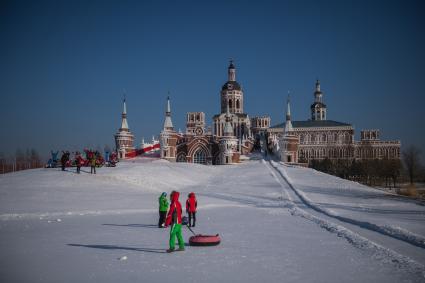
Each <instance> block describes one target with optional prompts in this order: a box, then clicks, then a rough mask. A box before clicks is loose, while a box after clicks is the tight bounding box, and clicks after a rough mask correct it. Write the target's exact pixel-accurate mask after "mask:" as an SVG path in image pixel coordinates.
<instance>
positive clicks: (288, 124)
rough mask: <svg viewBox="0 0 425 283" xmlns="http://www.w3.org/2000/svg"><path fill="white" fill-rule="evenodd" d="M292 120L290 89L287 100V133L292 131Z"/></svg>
mask: <svg viewBox="0 0 425 283" xmlns="http://www.w3.org/2000/svg"><path fill="white" fill-rule="evenodd" d="M292 130H293V128H292V122H291V105H290V101H289V91H288V99H287V101H286V122H285V133H289V132H292Z"/></svg>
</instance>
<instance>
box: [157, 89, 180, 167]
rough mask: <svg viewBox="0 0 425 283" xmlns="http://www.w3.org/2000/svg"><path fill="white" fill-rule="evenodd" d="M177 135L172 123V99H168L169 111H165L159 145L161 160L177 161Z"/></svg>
mask: <svg viewBox="0 0 425 283" xmlns="http://www.w3.org/2000/svg"><path fill="white" fill-rule="evenodd" d="M176 136H177V133H176V132H175V131H174V127H173V122H172V121H171V105H170V97H169V96H168V97H167V109H166V111H165V120H164V128H163V130H162V131H161V134H160V138H159V143H160V147H161V158H164V159H166V160H169V161H176V153H177V137H176Z"/></svg>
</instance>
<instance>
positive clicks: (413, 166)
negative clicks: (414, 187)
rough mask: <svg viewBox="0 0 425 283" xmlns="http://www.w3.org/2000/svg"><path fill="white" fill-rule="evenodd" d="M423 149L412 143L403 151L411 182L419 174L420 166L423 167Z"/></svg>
mask: <svg viewBox="0 0 425 283" xmlns="http://www.w3.org/2000/svg"><path fill="white" fill-rule="evenodd" d="M420 154H421V151H420V150H419V148H417V147H416V146H414V145H410V146H409V147H408V148H406V149H405V150H404V151H403V155H402V156H403V162H404V165H405V166H406V170H407V174H408V175H409V179H410V183H411V184H413V181H414V179H415V177H416V175H417V174H418V171H419V168H421V161H420V157H419V156H420Z"/></svg>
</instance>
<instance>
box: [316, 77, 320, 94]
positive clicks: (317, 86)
mask: <svg viewBox="0 0 425 283" xmlns="http://www.w3.org/2000/svg"><path fill="white" fill-rule="evenodd" d="M316 92H320V81H319V79H317V80H316Z"/></svg>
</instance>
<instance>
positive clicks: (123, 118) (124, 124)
mask: <svg viewBox="0 0 425 283" xmlns="http://www.w3.org/2000/svg"><path fill="white" fill-rule="evenodd" d="M120 131H126V132H128V131H129V130H128V123H127V106H126V105H125V97H124V100H123V110H122V114H121V128H120Z"/></svg>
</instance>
